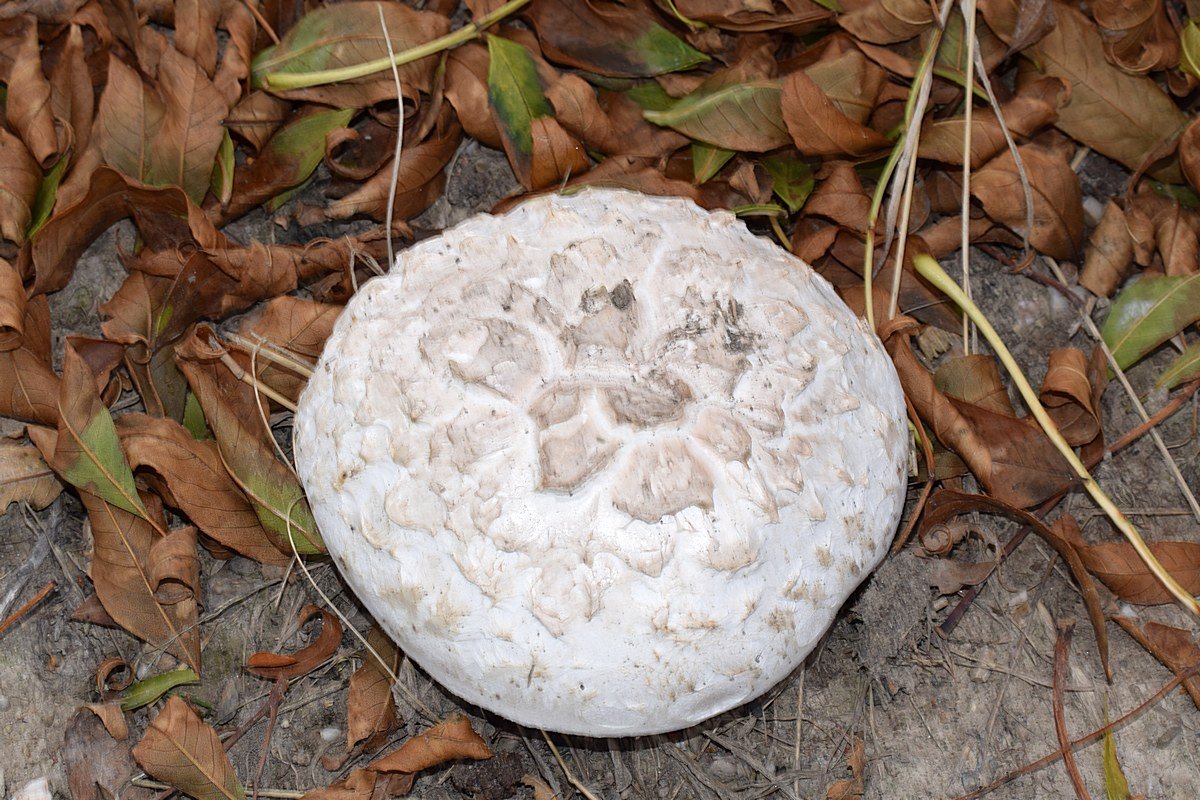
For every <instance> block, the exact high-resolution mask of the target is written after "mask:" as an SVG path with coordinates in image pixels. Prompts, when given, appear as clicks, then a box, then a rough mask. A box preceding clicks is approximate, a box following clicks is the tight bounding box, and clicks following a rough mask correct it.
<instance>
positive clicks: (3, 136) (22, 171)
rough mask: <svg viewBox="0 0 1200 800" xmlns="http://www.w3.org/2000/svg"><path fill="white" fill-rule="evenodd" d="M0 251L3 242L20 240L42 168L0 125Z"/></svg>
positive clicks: (23, 238)
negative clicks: (2, 166) (1, 168)
mask: <svg viewBox="0 0 1200 800" xmlns="http://www.w3.org/2000/svg"><path fill="white" fill-rule="evenodd" d="M0 164H4V169H3V170H0V254H2V253H3V252H4V251H3V247H4V242H6V241H8V242H13V243H14V244H16V245H21V244H24V242H25V232H26V231H27V230H28V229H29V223H30V221H31V220H32V219H33V204H34V199H35V198H36V197H37V192H38V186H39V185H40V184H41V182H42V171H41V170H40V169H38V164H37V160H36V159H34V157H33V155H32V154H31V153H30V152H29V148H27V147H26V146H25V143H24V142H22V141H21V140H20V139H18V138H17V137H16V136H14V135H13V134H11V133H9V132H8V131H7V130H5V129H4V128H3V127H0Z"/></svg>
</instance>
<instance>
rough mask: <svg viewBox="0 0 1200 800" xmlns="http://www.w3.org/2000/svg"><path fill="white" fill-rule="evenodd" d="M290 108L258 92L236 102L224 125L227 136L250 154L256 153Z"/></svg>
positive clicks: (282, 120)
mask: <svg viewBox="0 0 1200 800" xmlns="http://www.w3.org/2000/svg"><path fill="white" fill-rule="evenodd" d="M291 107H292V104H291V103H290V102H288V101H287V100H284V99H283V98H281V97H276V96H275V95H273V94H269V93H267V92H264V91H262V90H261V89H258V90H255V91H252V92H250V93H248V94H247V95H246V96H245V97H243V98H242V99H241V100H239V101H238V103H237V104H236V105H235V106H234V107H233V110H232V111H230V112H229V116H228V117H227V118H226V120H225V124H226V126H227V127H228V128H229V131H230V133H232V134H234V135H235V136H238V137H240V138H241V139H243V140H244V141H245V142H246V144H248V145H249V146H250V150H251V152H258V151H259V150H261V149H262V146H263V145H264V144H266V143H267V140H268V139H270V138H271V135H272V134H274V133H275V131H276V129H278V128H279V126H280V125H282V124H283V122H284V120H286V119H287V118H288V112H289V110H290V109H291Z"/></svg>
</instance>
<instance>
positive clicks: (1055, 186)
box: [971, 145, 1083, 259]
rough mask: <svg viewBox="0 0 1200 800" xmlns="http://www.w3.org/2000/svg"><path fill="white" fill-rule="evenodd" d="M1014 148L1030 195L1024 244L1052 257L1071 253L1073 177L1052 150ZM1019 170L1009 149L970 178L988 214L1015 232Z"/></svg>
mask: <svg viewBox="0 0 1200 800" xmlns="http://www.w3.org/2000/svg"><path fill="white" fill-rule="evenodd" d="M1018 150H1019V152H1020V155H1021V164H1022V167H1023V169H1024V172H1025V176H1026V177H1027V179H1028V181H1029V184H1030V188H1031V190H1032V194H1033V230H1031V231H1029V232H1028V234H1029V241H1030V243H1031V244H1032V245H1033V246H1034V247H1036V248H1037V249H1038V250H1039V251H1041V252H1043V253H1045V254H1046V255H1049V256H1052V257H1054V258H1061V259H1072V258H1074V257H1075V254H1076V253H1077V252H1078V248H1079V245H1080V243H1081V241H1082V238H1083V195H1082V192H1081V190H1080V188H1079V176H1078V175H1076V174H1075V171H1074V170H1072V169H1071V165H1070V163H1068V161H1067V159H1066V158H1064V157H1063V156H1062V155H1060V154H1059V153H1057V152H1052V151H1048V150H1044V149H1042V148H1040V147H1036V146H1034V145H1023V146H1021V147H1020V148H1018ZM1020 170H1021V168H1019V167H1018V166H1017V163H1016V160H1015V159H1014V158H1013V154H1012V152H1011V151H1009V150H1005V151H1004V152H1002V153H1001V154H1000V155H998V156H996V157H995V158H993V159H992V160H991V161H989V162H988V163H987V164H984V165H983V166H982V167H981V168H980V169H979V170H978V171H977V172H976V173H975V176H974V177H973V178H972V179H971V194H973V195H974V196H975V197H976V198H978V199H979V201H980V202H981V203H983V207H984V210H985V211H987V213H988V216H990V217H991V218H992V219H994V220H995V221H996V222H999V223H1001V224H1003V225H1006V226H1008V227H1009V228H1012V229H1013V230H1016V231H1018V232H1020V231H1022V230H1023V229H1024V228H1025V222H1026V209H1025V192H1024V189H1023V188H1022V184H1021V174H1020Z"/></svg>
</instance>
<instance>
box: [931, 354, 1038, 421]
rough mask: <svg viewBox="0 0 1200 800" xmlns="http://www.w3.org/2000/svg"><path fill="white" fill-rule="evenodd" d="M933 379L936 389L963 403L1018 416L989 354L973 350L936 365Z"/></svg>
mask: <svg viewBox="0 0 1200 800" xmlns="http://www.w3.org/2000/svg"><path fill="white" fill-rule="evenodd" d="M933 380H934V383H935V385H936V386H937V388H938V389H940V390H941V391H943V392H945V393H946V394H947V395H949V396H951V397H953V398H955V399H957V400H962V401H963V402H964V403H970V404H972V405H976V406H979V407H980V408H983V409H986V410H988V411H992V412H995V413H997V414H1002V415H1004V416H1006V417H1015V416H1016V415H1017V413H1016V411H1015V410H1014V409H1013V407H1012V402H1011V401H1010V400H1009V399H1008V389H1006V388H1005V386H1004V380H1003V379H1002V378H1001V377H1000V368H999V366H998V365H997V363H996V359H995V358H993V357H992V356H989V355H983V354H982V353H975V354H973V355H969V356H960V357H958V358H952V359H949V360H947V361H946V362H944V363H943V364H942V365H941V366H939V367H938V369H937V372H935V373H934V376H933Z"/></svg>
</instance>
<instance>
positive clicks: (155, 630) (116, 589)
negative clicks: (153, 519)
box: [80, 492, 200, 674]
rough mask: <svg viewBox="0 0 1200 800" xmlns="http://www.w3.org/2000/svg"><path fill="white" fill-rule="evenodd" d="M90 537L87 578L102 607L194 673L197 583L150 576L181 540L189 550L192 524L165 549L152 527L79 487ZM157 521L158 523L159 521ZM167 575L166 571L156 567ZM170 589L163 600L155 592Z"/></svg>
mask: <svg viewBox="0 0 1200 800" xmlns="http://www.w3.org/2000/svg"><path fill="white" fill-rule="evenodd" d="M80 498H81V499H82V500H83V504H84V507H86V508H87V512H88V519H89V520H91V523H92V536H93V539H94V542H95V545H94V552H93V555H92V566H91V570H90V572H91V577H92V583H93V584H94V585H95V587H96V596H97V597H99V598H100V602H101V603H103V604H104V609H105V611H107V612H108V613H109V615H110V616H111V617H112V618H113V619H114V620H116V622H117V623H118V624H119V625H120V626H121V627H122V628H124V629H125V630H126V631H128V632H129V633H132V634H133V635H134V636H137V637H138V638H139V639H142V640H143V641H146V642H149V643H150V644H152V645H155V646H156V647H163V648H165V649H167V650H168V651H169V652H170V653H171V654H172V655H174V656H175V657H176V658H179V659H181V660H182V661H183V662H184V663H186V664H187V665H188V666H190V667H191V668H192V669H193V670H194V671H195V672H196V673H197V674H199V671H200V670H199V666H200V632H199V629H198V628H197V627H196V620H197V618H198V616H199V613H198V611H199V607H198V604H197V601H196V591H197V589H198V588H199V587H198V585H195V584H193V585H177V586H171V587H164V586H162V585H161V584H160V583H159V582H158V581H156V580H155V575H156V574H158V572H159V571H160V565H164V564H165V562H166V561H168V560H170V559H171V558H175V557H176V556H177V554H178V552H179V547H178V546H179V545H180V544H182V545H184V546H186V545H187V544H188V541H186V540H187V539H190V545H191V548H192V551H193V553H194V550H195V532H194V531H195V529H192V528H185V529H181V531H180V532H179V533H180V534H181V536H182V537H183V538H184V541H182V542H181V541H180V539H178V538H177V539H175V540H174V541H173V542H172V543H171V544H170V545H168V546H167V549H160V548H159V545H161V543H162V542H163V541H164V539H163V538H162V537H160V536H159V535H158V533H157V532H156V531H155V529H154V527H153V526H151V524H150V523H149V522H147V521H146V520H145V519H143V518H142V517H140V516H137V515H135V514H131V513H130V512H128V511H125V510H124V509H121V508H117V507H116V506H114V505H111V504H109V503H107V502H105V501H104V500H102V499H101V498H100V497H98V496H96V495H93V494H90V493H88V492H81V493H80ZM159 524H160V525H161V524H162V523H161V522H160V523H159ZM162 571H164V572H166V574H170V572H169V571H168V570H162ZM164 589H170V590H171V591H170V592H169V594H168V595H167V596H169V597H170V598H171V599H170V601H169V602H164V601H163V600H161V599H160V594H159V593H160V591H161V590H164Z"/></svg>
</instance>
